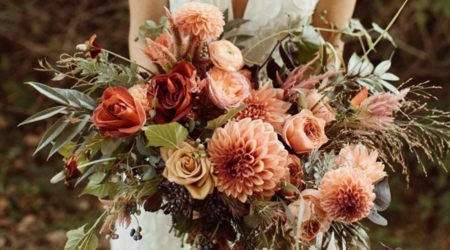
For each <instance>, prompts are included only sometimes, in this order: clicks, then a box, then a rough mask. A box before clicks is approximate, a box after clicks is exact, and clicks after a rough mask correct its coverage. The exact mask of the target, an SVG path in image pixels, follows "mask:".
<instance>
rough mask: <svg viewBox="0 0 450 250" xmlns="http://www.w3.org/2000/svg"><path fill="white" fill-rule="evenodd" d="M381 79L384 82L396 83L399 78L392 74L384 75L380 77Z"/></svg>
mask: <svg viewBox="0 0 450 250" xmlns="http://www.w3.org/2000/svg"><path fill="white" fill-rule="evenodd" d="M380 78H381V79H383V80H386V81H398V80H400V78H399V77H398V76H396V75H394V74H392V73H384V74H382V75H381V76H380Z"/></svg>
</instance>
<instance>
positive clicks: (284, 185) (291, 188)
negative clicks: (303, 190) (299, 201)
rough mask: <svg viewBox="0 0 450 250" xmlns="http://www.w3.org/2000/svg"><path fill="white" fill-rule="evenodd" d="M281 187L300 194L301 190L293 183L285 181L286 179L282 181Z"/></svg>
mask: <svg viewBox="0 0 450 250" xmlns="http://www.w3.org/2000/svg"><path fill="white" fill-rule="evenodd" d="M281 189H286V190H289V191H293V192H295V193H297V194H300V191H299V190H298V189H297V188H296V187H295V186H294V185H292V184H291V183H288V182H285V181H282V182H281Z"/></svg>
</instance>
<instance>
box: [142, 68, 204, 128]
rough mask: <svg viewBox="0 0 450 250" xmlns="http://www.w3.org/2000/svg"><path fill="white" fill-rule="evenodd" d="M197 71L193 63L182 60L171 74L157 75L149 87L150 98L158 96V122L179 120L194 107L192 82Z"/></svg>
mask: <svg viewBox="0 0 450 250" xmlns="http://www.w3.org/2000/svg"><path fill="white" fill-rule="evenodd" d="M195 78H196V73H195V68H194V66H192V64H190V63H188V62H186V61H181V62H179V63H178V64H177V65H176V66H175V68H173V70H172V71H171V72H170V73H169V74H163V75H158V76H155V77H154V78H153V79H152V84H151V86H150V88H149V92H148V95H147V97H148V99H149V102H150V103H152V101H153V98H154V97H155V96H156V97H157V98H158V106H157V107H156V116H155V119H156V121H157V122H158V123H160V124H163V123H169V122H175V121H179V120H180V119H181V118H183V117H184V116H185V115H186V114H187V113H188V112H189V111H191V109H192V105H193V104H192V101H193V100H192V99H193V98H192V93H191V89H192V82H191V80H195Z"/></svg>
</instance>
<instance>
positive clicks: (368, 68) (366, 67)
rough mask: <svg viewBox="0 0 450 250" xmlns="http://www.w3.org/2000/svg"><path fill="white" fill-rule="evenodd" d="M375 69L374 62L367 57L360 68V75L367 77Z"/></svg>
mask: <svg viewBox="0 0 450 250" xmlns="http://www.w3.org/2000/svg"><path fill="white" fill-rule="evenodd" d="M372 71H373V64H372V63H371V62H370V61H369V59H367V58H366V59H365V60H363V62H362V65H361V69H360V70H359V75H360V76H362V77H366V76H368V75H370V74H371V73H372Z"/></svg>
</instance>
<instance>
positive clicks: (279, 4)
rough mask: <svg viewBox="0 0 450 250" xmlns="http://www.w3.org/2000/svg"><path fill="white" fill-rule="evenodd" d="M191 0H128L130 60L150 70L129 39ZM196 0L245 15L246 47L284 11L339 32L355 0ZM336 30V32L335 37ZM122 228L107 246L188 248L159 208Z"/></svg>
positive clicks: (282, 22) (336, 40)
mask: <svg viewBox="0 0 450 250" xmlns="http://www.w3.org/2000/svg"><path fill="white" fill-rule="evenodd" d="M186 2H192V0H170V1H168V0H146V1H142V0H129V5H130V17H131V18H130V35H129V45H130V58H131V59H132V60H133V61H136V62H137V63H139V64H140V65H142V66H145V67H148V68H151V62H150V60H149V59H148V58H147V57H146V56H145V55H144V53H142V51H141V50H140V48H143V47H145V43H144V41H142V39H141V40H140V41H139V42H138V43H136V42H134V39H135V37H136V33H137V31H138V30H139V26H140V25H141V24H142V23H145V21H146V20H154V21H156V22H158V20H159V19H160V17H161V16H163V15H164V8H163V7H164V6H166V7H169V8H170V11H171V12H172V13H174V12H175V11H176V9H177V8H178V7H179V6H181V5H182V4H184V3H186ZM196 2H204V3H210V4H213V5H215V6H217V7H218V8H219V9H220V10H221V11H224V10H225V9H228V10H229V11H228V13H229V17H228V18H229V19H247V20H250V21H249V22H248V23H245V24H243V25H241V26H240V27H239V28H238V30H237V31H236V32H237V34H246V35H252V36H253V38H252V39H249V40H247V41H246V42H245V43H244V44H242V45H244V46H245V47H247V48H248V47H249V46H251V45H252V44H255V43H256V42H257V41H260V40H261V39H264V38H266V37H268V36H269V35H272V34H274V33H276V32H278V31H281V30H286V29H287V23H288V20H287V15H289V17H290V20H291V21H292V23H293V24H295V25H302V24H306V23H307V22H308V20H309V18H310V17H311V16H312V20H313V26H315V27H322V28H328V29H330V28H332V27H334V28H337V29H339V30H342V29H344V28H345V27H346V25H347V23H348V20H349V19H350V17H351V16H352V14H353V10H354V7H355V3H356V0H340V1H337V0H197V1H196ZM336 34H337V35H336ZM322 37H323V38H324V39H325V40H326V41H328V42H330V43H332V44H333V45H334V46H335V47H336V48H338V50H340V51H342V49H343V43H342V41H341V40H340V35H339V33H335V32H334V33H331V32H322ZM275 42H276V37H274V38H273V40H272V41H271V40H267V41H265V42H264V43H262V44H261V46H259V47H258V49H257V51H258V53H257V54H255V53H253V54H252V53H249V54H248V56H247V59H248V60H249V61H251V62H261V61H262V60H263V59H264V58H265V57H267V56H268V54H269V52H270V50H271V49H272V48H273V46H274V43H275ZM137 218H138V221H136V220H135V219H134V218H133V221H132V223H131V225H130V227H128V229H125V228H122V227H119V226H117V231H116V233H117V234H119V235H120V238H119V239H116V240H112V241H111V249H112V250H128V249H131V250H141V249H142V250H147V249H191V246H184V248H181V243H180V242H181V240H180V239H179V238H176V237H175V236H173V235H172V234H170V233H168V231H169V230H170V225H171V224H172V223H171V217H170V216H166V215H164V214H163V213H162V212H159V213H149V212H144V213H142V214H141V215H140V216H137ZM138 223H139V226H140V227H141V228H142V232H141V234H142V240H140V241H134V240H133V238H132V237H130V236H129V234H130V232H129V230H130V228H137V227H138Z"/></svg>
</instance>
